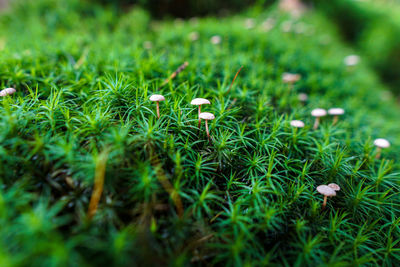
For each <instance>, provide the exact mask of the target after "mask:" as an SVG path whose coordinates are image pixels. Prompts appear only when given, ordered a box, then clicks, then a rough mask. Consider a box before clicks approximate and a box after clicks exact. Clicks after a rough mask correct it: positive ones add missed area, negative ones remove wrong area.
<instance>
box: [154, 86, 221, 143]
mask: <svg viewBox="0 0 400 267" xmlns="http://www.w3.org/2000/svg"><path fill="white" fill-rule="evenodd" d="M150 101H152V102H156V104H157V118H160V104H159V102H160V101H165V97H164V96H163V95H159V94H154V95H151V96H150ZM190 104H191V105H194V106H198V127H199V129H200V126H201V120H202V119H203V120H205V122H206V132H207V137H208V139H209V140H210V132H209V130H208V121H209V120H213V119H215V116H214V114H212V113H210V112H201V106H202V105H209V104H211V102H210V101H209V100H208V99H205V98H195V99H193V100H192V101H191V102H190Z"/></svg>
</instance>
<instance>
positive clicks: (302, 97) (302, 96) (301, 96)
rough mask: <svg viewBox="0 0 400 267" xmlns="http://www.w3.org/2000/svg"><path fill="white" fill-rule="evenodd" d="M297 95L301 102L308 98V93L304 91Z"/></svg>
mask: <svg viewBox="0 0 400 267" xmlns="http://www.w3.org/2000/svg"><path fill="white" fill-rule="evenodd" d="M297 97H298V99H299V100H300V102H302V103H305V102H306V101H307V100H308V95H307V94H305V93H300V94H299V95H298V96H297Z"/></svg>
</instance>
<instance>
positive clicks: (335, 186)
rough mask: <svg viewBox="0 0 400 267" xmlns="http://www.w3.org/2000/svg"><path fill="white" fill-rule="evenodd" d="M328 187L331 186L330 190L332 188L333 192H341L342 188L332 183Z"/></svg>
mask: <svg viewBox="0 0 400 267" xmlns="http://www.w3.org/2000/svg"><path fill="white" fill-rule="evenodd" d="M328 186H329V187H330V188H332V189H333V190H335V191H340V186H338V185H337V184H335V183H330V184H328Z"/></svg>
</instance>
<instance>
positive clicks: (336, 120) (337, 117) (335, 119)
mask: <svg viewBox="0 0 400 267" xmlns="http://www.w3.org/2000/svg"><path fill="white" fill-rule="evenodd" d="M338 120H339V116H338V115H335V116H334V117H333V122H332V124H333V125H335V124H336V123H337V122H338Z"/></svg>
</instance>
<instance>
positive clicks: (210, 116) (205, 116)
mask: <svg viewBox="0 0 400 267" xmlns="http://www.w3.org/2000/svg"><path fill="white" fill-rule="evenodd" d="M199 117H200V118H201V119H203V120H205V121H206V132H207V137H208V139H209V140H210V132H209V131H208V121H209V120H213V119H215V116H214V114H212V113H209V112H203V113H200V116H199Z"/></svg>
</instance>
